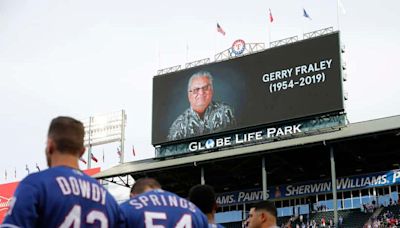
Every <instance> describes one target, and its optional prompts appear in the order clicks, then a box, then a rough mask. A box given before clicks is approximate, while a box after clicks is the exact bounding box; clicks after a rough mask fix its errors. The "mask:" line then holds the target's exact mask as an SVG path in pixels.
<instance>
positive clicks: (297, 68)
mask: <svg viewBox="0 0 400 228" xmlns="http://www.w3.org/2000/svg"><path fill="white" fill-rule="evenodd" d="M343 109H344V108H343V92H342V77H341V63H340V42H339V33H332V34H329V35H324V36H320V37H316V38H311V39H306V40H303V41H299V42H296V43H292V44H287V45H284V46H280V47H275V48H269V49H266V50H265V51H263V52H258V53H255V54H251V55H247V56H243V57H239V58H234V59H231V60H227V61H223V62H215V63H211V64H207V65H202V66H198V67H194V68H189V69H185V70H182V71H177V72H173V73H170V74H165V75H160V76H155V77H154V78H153V119H152V143H153V145H161V144H164V143H168V142H173V141H177V140H188V139H193V138H195V137H199V136H205V135H212V134H216V133H221V132H225V131H232V130H239V129H245V128H250V127H256V126H261V125H267V124H272V123H278V122H283V121H287V120H294V119H300V118H305V117H311V116H316V115H323V114H328V113H334V112H340V111H342V110H343Z"/></svg>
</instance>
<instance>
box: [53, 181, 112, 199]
mask: <svg viewBox="0 0 400 228" xmlns="http://www.w3.org/2000/svg"><path fill="white" fill-rule="evenodd" d="M56 180H57V184H58V187H60V189H61V191H62V193H63V194H64V195H71V194H73V195H75V196H80V197H82V198H86V199H89V200H93V201H95V202H99V203H101V204H102V205H105V204H106V195H107V192H106V190H104V189H103V188H101V187H100V186H99V185H98V184H96V183H90V182H88V181H85V180H81V179H79V178H75V177H69V178H68V179H67V178H65V177H63V176H59V177H57V178H56Z"/></svg>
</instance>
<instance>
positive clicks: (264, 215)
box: [260, 211, 268, 222]
mask: <svg viewBox="0 0 400 228" xmlns="http://www.w3.org/2000/svg"><path fill="white" fill-rule="evenodd" d="M260 218H261V221H262V222H266V221H267V220H268V214H267V213H266V212H264V211H262V212H261V213H260Z"/></svg>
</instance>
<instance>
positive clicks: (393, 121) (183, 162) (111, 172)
mask: <svg viewBox="0 0 400 228" xmlns="http://www.w3.org/2000/svg"><path fill="white" fill-rule="evenodd" d="M393 131H394V135H395V136H399V135H400V116H393V117H387V118H381V119H375V120H369V121H364V122H358V123H353V124H349V125H348V126H347V127H345V128H343V129H341V130H339V131H335V132H330V133H324V134H319V135H312V136H305V137H300V138H294V139H288V140H281V141H277V142H272V143H266V144H258V145H252V146H246V147H240V148H234V149H227V150H221V151H216V152H211V153H203V154H196V155H191V156H190V155H189V156H185V157H179V158H170V159H164V160H160V159H147V160H142V161H133V162H127V163H124V164H120V165H117V166H115V167H112V168H110V169H108V170H105V171H102V172H100V173H98V174H96V175H95V176H94V177H95V178H98V179H104V178H108V177H115V176H124V175H127V174H132V175H133V174H135V173H148V172H151V171H152V170H158V171H160V170H165V169H171V168H176V167H180V166H188V165H190V166H197V165H199V164H202V163H207V162H212V161H215V160H223V159H227V158H234V157H237V156H246V155H252V154H257V153H264V154H265V153H266V152H267V153H271V152H275V151H281V150H287V149H290V148H299V147H307V146H308V145H316V144H318V145H322V144H323V145H326V144H331V143H335V142H338V141H344V140H347V139H354V138H357V137H366V136H369V135H374V134H376V133H384V132H393ZM397 140H399V141H400V137H399V138H397Z"/></svg>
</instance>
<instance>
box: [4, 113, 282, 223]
mask: <svg viewBox="0 0 400 228" xmlns="http://www.w3.org/2000/svg"><path fill="white" fill-rule="evenodd" d="M84 152H85V147H84V127H83V124H82V123H81V122H80V121H78V120H75V119H73V118H70V117H57V118H55V119H53V120H52V121H51V123H50V127H49V130H48V134H47V142H46V149H45V155H46V159H47V163H48V166H49V169H47V170H44V171H41V172H37V173H33V174H30V175H28V176H27V177H26V178H24V179H23V180H22V181H21V182H20V184H19V186H18V188H17V190H16V191H15V193H14V196H13V198H12V199H11V201H10V208H9V209H8V211H7V214H6V217H5V219H4V221H3V224H2V225H0V227H2V228H4V227H10V228H14V227H25V228H30V227H60V228H70V227H74V228H78V227H101V228H106V227H138V228H140V227H143V228H144V227H146V228H150V227H154V228H162V227H176V228H191V227H196V228H197V227H199V228H201V227H204V228H208V227H212V228H218V227H221V226H220V225H218V224H216V223H215V217H214V216H215V213H216V210H217V204H216V198H215V193H214V190H213V189H212V187H211V186H208V185H196V186H193V187H192V188H191V189H190V191H189V197H188V199H185V198H182V197H179V196H178V195H176V194H174V193H171V192H168V191H165V190H163V189H162V187H161V185H160V183H158V181H157V180H156V179H153V178H142V179H139V180H136V181H135V183H134V185H133V186H132V188H131V193H130V199H129V200H127V201H126V202H124V203H122V204H121V205H118V204H117V202H116V201H115V199H114V198H113V196H112V195H111V194H110V193H109V192H108V191H107V190H106V189H105V188H104V187H103V186H102V185H101V184H100V183H99V182H98V181H97V180H95V179H93V178H91V177H90V176H88V175H86V174H84V173H83V172H81V171H80V170H79V164H78V160H79V158H80V157H81V156H82V155H83V153H84ZM276 220H277V210H276V208H275V206H274V204H273V203H272V202H269V201H261V202H259V203H257V204H255V205H254V207H252V208H251V209H250V213H249V217H248V219H247V220H246V227H249V228H276V227H277V226H276Z"/></svg>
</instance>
